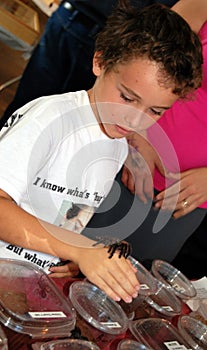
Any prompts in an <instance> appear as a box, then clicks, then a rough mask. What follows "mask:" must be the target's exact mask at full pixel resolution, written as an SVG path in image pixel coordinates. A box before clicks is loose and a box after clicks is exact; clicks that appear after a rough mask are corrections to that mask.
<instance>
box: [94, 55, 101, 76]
mask: <svg viewBox="0 0 207 350" xmlns="http://www.w3.org/2000/svg"><path fill="white" fill-rule="evenodd" d="M100 57H101V52H95V54H94V56H93V73H94V74H95V76H96V77H98V76H99V75H100V74H101V72H102V70H103V65H102V64H101V60H100Z"/></svg>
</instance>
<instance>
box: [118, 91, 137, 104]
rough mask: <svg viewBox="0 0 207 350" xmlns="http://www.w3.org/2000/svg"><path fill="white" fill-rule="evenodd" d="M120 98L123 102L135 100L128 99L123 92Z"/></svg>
mask: <svg viewBox="0 0 207 350" xmlns="http://www.w3.org/2000/svg"><path fill="white" fill-rule="evenodd" d="M120 97H121V98H122V100H124V101H125V102H133V101H134V100H132V99H131V98H128V97H127V96H125V95H124V94H123V93H122V92H121V93H120Z"/></svg>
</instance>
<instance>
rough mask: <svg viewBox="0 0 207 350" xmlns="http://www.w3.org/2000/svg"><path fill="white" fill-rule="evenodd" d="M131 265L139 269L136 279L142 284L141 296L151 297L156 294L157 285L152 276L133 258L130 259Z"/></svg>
mask: <svg viewBox="0 0 207 350" xmlns="http://www.w3.org/2000/svg"><path fill="white" fill-rule="evenodd" d="M128 260H130V262H131V264H132V265H133V266H134V267H135V268H136V269H137V272H136V277H137V279H138V281H139V283H140V289H139V295H150V294H153V293H155V292H156V290H157V283H156V280H155V278H154V276H152V274H151V273H150V272H149V271H148V270H147V269H146V268H145V267H144V266H143V265H142V264H141V263H140V262H139V261H137V260H136V259H134V258H133V257H132V256H129V257H128Z"/></svg>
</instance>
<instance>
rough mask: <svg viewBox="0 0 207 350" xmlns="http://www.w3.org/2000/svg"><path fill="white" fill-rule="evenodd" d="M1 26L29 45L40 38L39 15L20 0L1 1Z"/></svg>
mask: <svg viewBox="0 0 207 350" xmlns="http://www.w3.org/2000/svg"><path fill="white" fill-rule="evenodd" d="M0 26H1V27H3V28H4V29H6V30H7V31H8V32H10V33H11V34H12V35H14V36H16V37H17V38H19V39H21V40H22V41H24V42H26V43H27V44H29V45H34V44H35V43H36V41H37V39H38V38H39V36H40V26H39V17H38V13H37V12H36V11H35V10H34V9H32V8H30V7H29V6H27V5H26V4H24V3H23V2H21V1H20V0H1V2H0Z"/></svg>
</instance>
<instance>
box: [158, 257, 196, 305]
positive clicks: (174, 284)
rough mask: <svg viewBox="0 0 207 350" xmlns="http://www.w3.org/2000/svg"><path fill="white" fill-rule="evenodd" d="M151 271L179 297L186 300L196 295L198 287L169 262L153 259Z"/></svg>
mask: <svg viewBox="0 0 207 350" xmlns="http://www.w3.org/2000/svg"><path fill="white" fill-rule="evenodd" d="M151 271H152V273H153V275H154V276H155V277H156V278H157V279H158V280H160V281H161V282H162V283H164V284H166V286H168V288H170V289H171V290H173V291H174V293H175V294H176V295H177V296H178V297H179V298H181V299H184V300H186V299H191V298H193V297H195V296H196V289H195V288H194V286H193V284H192V283H191V282H190V280H189V279H188V278H187V277H186V276H185V275H184V274H183V273H182V272H181V271H179V270H178V269H176V268H175V267H174V266H172V265H171V264H169V263H168V262H166V261H163V260H158V259H155V260H153V262H152V267H151Z"/></svg>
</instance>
